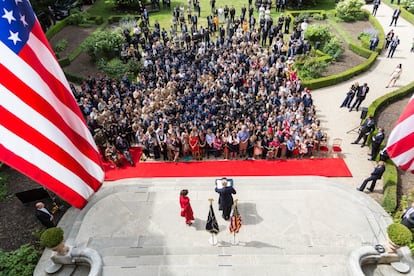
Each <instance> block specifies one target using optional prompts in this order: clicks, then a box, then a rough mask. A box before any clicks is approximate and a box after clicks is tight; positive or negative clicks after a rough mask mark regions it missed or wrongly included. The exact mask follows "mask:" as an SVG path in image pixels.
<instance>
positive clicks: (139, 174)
mask: <svg viewBox="0 0 414 276" xmlns="http://www.w3.org/2000/svg"><path fill="white" fill-rule="evenodd" d="M137 154H139V155H140V152H138V153H137V152H134V154H133V156H134V159H135V160H138V157H139V155H137ZM105 172H106V173H105V180H106V181H112V180H118V179H124V178H151V177H203V176H204V177H223V176H297V175H298V176H299V175H301V176H305V175H308V176H309V175H316V176H327V177H350V176H352V174H351V172H350V171H349V169H348V167H347V166H346V164H345V161H344V160H343V159H342V158H314V159H286V160H272V161H268V160H218V161H214V160H212V161H201V162H199V161H188V162H184V161H182V162H179V163H177V164H176V163H173V162H148V161H147V162H139V163H138V162H137V163H136V166H135V167H131V166H129V164H128V163H127V162H125V165H124V167H122V168H116V169H110V168H108V167H106V169H105Z"/></svg>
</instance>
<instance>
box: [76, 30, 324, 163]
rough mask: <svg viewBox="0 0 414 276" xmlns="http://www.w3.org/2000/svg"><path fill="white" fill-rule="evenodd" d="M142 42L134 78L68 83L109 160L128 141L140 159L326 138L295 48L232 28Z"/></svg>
mask: <svg viewBox="0 0 414 276" xmlns="http://www.w3.org/2000/svg"><path fill="white" fill-rule="evenodd" d="M280 39H283V35H282V36H281V38H280ZM147 43H148V42H147ZM142 51H143V52H142V57H143V58H142V60H143V65H142V68H141V70H140V72H139V73H138V75H137V78H136V80H133V81H130V80H129V79H128V78H127V77H126V76H125V77H123V78H122V79H121V80H116V79H112V78H109V77H107V76H106V75H104V74H100V73H97V74H95V75H90V76H89V77H88V79H87V80H85V81H84V82H83V83H82V84H81V86H80V88H75V87H74V86H72V90H73V93H74V96H75V97H76V99H77V101H78V105H79V107H80V109H81V110H82V112H83V114H84V115H85V118H86V120H87V123H88V126H89V128H90V131H91V133H92V134H93V135H94V137H95V141H96V144H97V145H98V146H99V148H100V149H101V152H102V154H103V156H104V157H105V158H107V159H109V160H113V163H114V165H115V166H117V161H116V160H117V159H119V158H117V156H119V155H125V154H126V155H128V152H129V147H130V146H131V145H138V146H141V147H142V150H143V159H145V158H148V157H152V158H154V159H155V160H159V159H162V160H165V161H167V160H171V161H175V162H177V161H179V160H180V159H181V158H185V157H192V158H193V159H196V160H197V159H198V160H199V159H202V158H209V157H210V156H211V157H213V156H214V157H216V158H225V159H236V158H255V159H261V158H288V157H307V156H313V155H314V154H315V153H316V152H317V151H318V150H319V147H320V145H322V144H326V141H327V136H326V133H323V132H322V131H321V126H320V122H319V120H318V119H317V115H316V110H315V106H314V104H313V99H312V93H311V91H310V90H309V89H307V88H306V87H304V86H303V84H302V82H301V80H300V79H299V78H298V76H297V73H296V70H295V69H294V67H293V63H294V56H291V57H288V56H287V55H286V54H285V53H284V52H281V51H280V49H278V48H277V47H269V48H267V49H265V48H262V47H261V46H260V42H259V41H258V40H255V39H253V37H252V36H250V35H249V34H243V35H240V34H237V33H236V34H234V35H233V36H232V37H230V38H229V39H228V40H226V41H225V42H224V43H223V44H221V43H215V42H205V41H199V42H197V43H193V44H192V45H191V47H190V48H189V49H187V48H183V47H177V45H175V44H173V43H165V44H164V43H162V42H161V41H160V40H159V39H156V38H155V39H154V40H153V41H152V43H151V46H150V47H144V48H142ZM98 133H99V134H98ZM118 138H120V139H121V140H123V141H124V142H125V143H126V144H127V145H128V146H127V148H128V151H127V150H123V149H122V148H121V147H120V146H119V145H118V146H117V144H119V143H118V141H119V139H118ZM111 151H112V153H111ZM115 153H117V154H118V155H117V154H115ZM125 157H126V159H127V160H128V157H127V156H125ZM128 162H129V163H131V165H133V162H130V161H128ZM118 166H119V165H118Z"/></svg>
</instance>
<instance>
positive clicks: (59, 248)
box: [50, 241, 69, 256]
mask: <svg viewBox="0 0 414 276" xmlns="http://www.w3.org/2000/svg"><path fill="white" fill-rule="evenodd" d="M50 249H51V250H53V251H55V252H56V255H59V256H65V255H66V254H68V252H69V247H67V246H66V245H65V241H62V242H61V243H59V244H58V245H56V246H55V247H52V248H50Z"/></svg>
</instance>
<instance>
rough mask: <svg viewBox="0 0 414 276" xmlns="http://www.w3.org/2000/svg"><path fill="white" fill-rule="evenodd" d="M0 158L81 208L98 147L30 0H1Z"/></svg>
mask: <svg viewBox="0 0 414 276" xmlns="http://www.w3.org/2000/svg"><path fill="white" fill-rule="evenodd" d="M0 118H1V119H0V120H1V123H0V161H2V162H4V163H6V164H7V165H9V166H11V167H13V168H15V169H16V170H19V171H20V172H22V173H24V174H26V175H27V176H29V177H30V178H32V179H33V180H35V181H37V182H38V183H40V184H41V185H43V186H45V187H47V188H48V189H49V190H51V191H53V192H54V193H56V194H57V195H59V196H60V197H62V198H63V199H64V200H66V201H67V202H68V203H70V204H71V205H73V206H75V207H77V208H82V207H83V206H85V204H86V203H87V199H88V198H89V197H90V196H91V195H92V194H93V193H94V192H95V191H97V190H98V189H99V187H100V186H101V185H102V181H103V178H104V172H103V170H102V168H101V159H100V155H99V151H98V149H97V147H96V145H95V142H94V140H93V137H92V135H91V133H90V132H89V129H88V127H87V125H86V123H85V119H84V117H83V115H82V113H81V111H80V109H79V107H78V105H77V103H76V100H75V98H74V96H73V94H72V92H71V89H70V87H69V84H68V82H67V80H66V78H65V75H64V74H63V71H62V69H61V68H60V67H59V64H58V62H57V60H56V58H55V56H54V53H53V51H52V50H51V48H50V46H49V43H48V41H47V39H46V37H45V35H44V33H43V31H42V28H41V26H40V24H39V22H38V20H37V19H36V17H35V15H34V12H33V10H32V7H31V5H30V3H29V2H28V0H2V1H0Z"/></svg>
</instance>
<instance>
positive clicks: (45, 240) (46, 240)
mask: <svg viewBox="0 0 414 276" xmlns="http://www.w3.org/2000/svg"><path fill="white" fill-rule="evenodd" d="M62 241H63V230H62V228H60V227H52V228H49V229H46V230H45V231H44V232H43V233H42V235H41V236H40V245H41V246H44V247H47V248H53V247H55V246H57V245H59V244H60V243H61V242H62Z"/></svg>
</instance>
